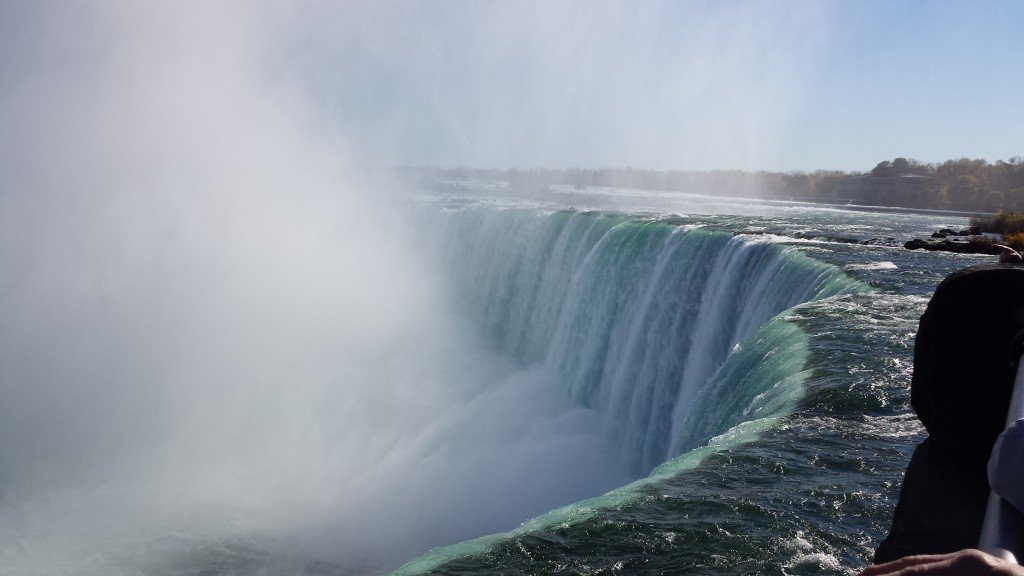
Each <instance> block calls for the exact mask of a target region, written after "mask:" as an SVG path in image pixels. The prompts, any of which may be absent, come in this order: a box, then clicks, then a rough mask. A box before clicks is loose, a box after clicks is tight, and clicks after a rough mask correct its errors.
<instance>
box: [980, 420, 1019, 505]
mask: <svg viewBox="0 0 1024 576" xmlns="http://www.w3.org/2000/svg"><path fill="white" fill-rule="evenodd" d="M988 483H989V485H990V486H991V487H992V490H993V491H995V493H996V494H999V495H1000V496H1002V497H1003V498H1004V499H1005V500H1006V501H1007V502H1009V503H1010V504H1011V505H1013V507H1014V508H1016V509H1017V511H1018V512H1021V513H1022V514H1024V420H1016V421H1014V422H1013V423H1012V424H1010V425H1009V426H1007V427H1006V430H1004V431H1003V433H1002V434H1000V435H999V438H997V439H996V443H995V445H994V446H993V447H992V456H990V457H989V459H988Z"/></svg>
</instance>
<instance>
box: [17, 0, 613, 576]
mask: <svg viewBox="0 0 1024 576" xmlns="http://www.w3.org/2000/svg"><path fill="white" fill-rule="evenodd" d="M355 8H359V9H362V10H365V9H367V7H366V6H365V5H362V6H355V5H353V9H355ZM306 9H311V8H310V7H308V6H307V7H304V8H303V9H302V10H306ZM346 9H347V8H346ZM302 10H300V11H298V12H296V11H295V10H293V9H292V8H291V7H289V6H287V5H284V4H281V5H271V6H270V7H269V8H268V7H265V6H261V7H260V8H259V9H256V8H254V7H253V6H250V5H249V4H248V3H234V2H213V3H203V4H202V5H199V4H188V5H173V6H172V5H169V4H165V3H156V2H154V3H134V2H124V3H117V2H114V3H109V2H97V3H88V2H86V3H80V4H74V5H63V4H61V5H36V4H32V3H25V4H12V5H10V8H9V9H8V7H7V6H5V9H4V12H3V13H2V16H0V21H2V30H4V31H5V32H6V31H14V32H13V33H12V34H11V35H10V36H6V35H5V41H4V46H5V48H8V47H9V48H10V50H3V52H4V53H5V56H4V57H3V60H2V77H3V78H5V79H8V80H10V83H9V84H8V83H5V85H4V87H3V88H2V89H0V134H2V136H0V175H2V176H0V178H2V183H0V185H2V188H0V270H2V274H0V399H2V402H0V463H2V464H0V526H2V528H0V541H2V542H4V544H3V545H0V563H3V564H4V565H5V566H7V567H9V568H10V569H11V570H13V571H16V572H19V571H20V572H28V573H47V572H57V573H60V572H62V571H67V570H69V569H71V567H75V570H76V571H82V570H85V568H83V564H82V558H83V557H88V558H95V557H97V556H96V554H97V553H101V554H100V556H99V557H104V556H102V554H106V552H104V551H110V550H115V551H116V550H119V549H121V548H123V547H125V546H135V545H142V546H144V547H145V546H147V545H149V544H146V543H147V542H152V541H154V540H160V539H161V538H166V537H168V535H185V536H187V537H188V538H198V539H211V540H217V539H221V538H235V537H242V538H247V537H257V536H258V537H261V538H266V539H268V540H269V541H272V542H278V543H283V544H281V545H282V546H284V547H286V548H289V549H291V550H293V551H294V550H297V551H298V553H300V554H302V553H308V554H309V555H311V556H313V557H317V558H326V559H329V560H332V561H336V562H339V563H340V564H341V565H342V566H343V567H346V568H347V569H349V570H352V571H363V570H366V571H376V570H379V569H381V568H382V567H385V566H394V565H396V564H398V563H401V562H402V561H404V560H406V559H408V558H409V557H410V556H411V555H414V554H417V553H419V552H422V551H424V550H425V549H426V548H428V547H430V546H434V545H440V544H444V543H449V542H452V541H455V540H459V539H464V538H469V537H472V536H477V535H480V534H482V533H485V532H490V531H496V530H504V529H509V528H512V527H513V526H514V525H515V524H516V523H518V522H520V521H522V520H525V519H526V518H527V517H528V516H530V515H533V514H537V513H539V512H541V511H543V510H545V509H547V508H549V507H551V506H554V505H556V504H559V503H565V502H568V501H571V500H573V499H576V498H577V497H579V496H580V495H581V494H583V495H591V494H593V493H594V492H595V491H598V490H600V489H602V487H610V486H614V485H616V483H617V482H620V481H621V480H622V478H621V477H620V474H619V471H618V468H617V467H616V466H617V465H616V463H615V462H614V461H612V460H609V458H608V457H607V456H606V452H605V451H604V449H603V448H604V447H603V446H602V445H601V442H600V440H599V439H598V437H599V435H598V434H596V433H595V429H596V427H597V426H598V423H597V422H595V421H594V419H593V415H592V414H590V413H588V412H587V411H583V410H574V409H571V408H570V407H569V406H568V403H567V401H566V400H565V398H563V397H562V396H560V395H559V394H558V393H557V389H556V388H554V387H552V386H551V383H550V382H549V381H548V380H547V377H546V376H545V375H544V374H540V373H529V372H520V371H519V368H517V367H515V366H510V365H509V364H508V362H506V361H504V360H502V359H500V358H496V357H494V356H493V355H491V354H490V353H488V352H487V351H485V350H483V349H481V347H480V346H479V345H478V344H476V343H475V342H474V341H473V339H472V329H470V328H469V327H467V326H465V325H463V324H462V322H461V321H460V320H459V319H458V317H457V316H456V315H454V314H452V313H451V312H450V311H449V304H450V302H449V300H448V297H447V295H446V292H445V289H444V282H443V279H441V278H438V277H437V276H436V275H435V273H434V272H433V270H434V267H433V266H432V265H431V263H430V261H429V259H428V258H427V257H426V256H425V255H423V254H422V253H420V252H419V251H418V250H417V249H416V248H415V246H416V244H417V242H416V238H415V233H416V230H415V228H414V227H413V226H412V225H411V223H410V221H409V220H407V219H405V218H404V217H403V215H402V213H401V210H400V209H399V207H398V206H397V205H396V204H395V203H394V202H392V201H391V200H389V198H390V195H389V194H388V193H387V190H386V189H383V188H382V187H381V185H380V184H379V183H378V182H375V181H369V180H366V179H364V178H362V177H360V176H359V172H358V171H356V170H353V169H352V167H351V166H352V162H353V160H352V158H353V154H354V153H353V149H354V148H358V146H356V145H355V144H354V143H356V142H358V138H359V137H360V136H361V135H360V134H359V133H356V134H346V133H336V132H332V131H331V129H330V128H332V126H331V125H330V123H329V122H326V123H325V122H323V121H322V118H323V116H321V114H320V109H319V108H318V105H316V104H314V103H313V101H311V100H309V99H308V98H307V96H306V92H305V91H306V89H307V88H308V87H309V86H308V84H307V83H306V82H305V81H302V80H300V79H301V75H300V74H292V73H290V72H288V64H289V63H292V62H294V60H293V59H292V58H293V53H292V52H291V51H290V50H292V49H293V48H294V44H291V43H290V42H293V40H294V36H293V33H292V32H290V30H292V29H293V27H294V26H297V25H298V24H296V22H301V21H302V19H303V18H307V17H308V13H307V12H305V11H302ZM7 38H10V40H9V41H8V40H7ZM289 46H290V47H291V48H287V49H285V48H286V47H289ZM349 89H350V90H352V91H361V90H365V89H367V87H366V86H364V85H360V84H358V83H353V84H352V85H351V86H350V87H349ZM389 118H390V117H389V116H388V115H386V114H385V115H382V116H381V119H382V122H385V123H387V122H390V119H389ZM391 128H394V127H393V126H392V127H391ZM356 156H357V158H356V162H357V163H358V162H362V161H364V160H365V158H366V156H359V155H356ZM556 463H557V464H558V466H556V465H555V464H556ZM579 469H587V470H589V471H590V472H589V474H588V475H587V477H586V479H585V481H582V482H581V481H580V480H579V479H578V474H577V472H576V471H577V470H579ZM513 489H514V490H513ZM504 491H511V495H510V496H509V497H508V498H507V499H506V500H501V499H497V500H496V499H495V498H494V496H495V494H497V493H502V492H504ZM139 543H141V544H139ZM97 551H100V552H97ZM110 569H111V568H110V566H107V565H104V564H103V563H102V562H101V563H100V566H99V568H97V571H98V572H109V570H110Z"/></svg>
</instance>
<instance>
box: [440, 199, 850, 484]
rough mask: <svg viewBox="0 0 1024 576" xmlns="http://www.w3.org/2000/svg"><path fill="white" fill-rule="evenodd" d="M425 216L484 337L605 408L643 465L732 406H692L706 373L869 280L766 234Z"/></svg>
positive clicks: (637, 222)
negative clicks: (759, 337) (807, 307)
mask: <svg viewBox="0 0 1024 576" xmlns="http://www.w3.org/2000/svg"><path fill="white" fill-rule="evenodd" d="M429 220H430V221H431V222H432V224H430V225H433V226H437V227H438V228H439V229H438V230H436V231H435V232H436V234H434V236H435V237H436V239H437V242H438V245H437V246H436V248H437V250H438V251H439V254H440V257H441V260H442V262H443V263H444V266H445V267H446V268H447V270H448V271H449V274H450V276H451V278H452V282H453V284H454V288H455V292H456V293H457V294H458V298H459V305H460V307H461V309H462V310H463V311H464V313H465V314H466V315H467V316H468V317H469V318H470V319H471V320H473V321H474V323H475V324H476V325H477V326H479V328H480V330H481V331H482V333H483V335H484V338H485V339H486V341H487V342H488V343H489V345H491V346H493V347H494V348H495V349H496V350H498V351H499V352H501V353H503V354H506V355H508V356H510V357H512V358H514V359H515V360H517V361H518V362H520V363H522V364H523V365H528V366H540V367H542V368H543V369H545V370H548V371H550V372H551V373H552V374H555V375H556V381H558V382H560V383H561V385H562V386H564V389H565V390H564V391H565V393H566V394H567V395H569V396H570V397H571V398H572V399H573V401H574V402H576V403H577V404H579V405H581V406H585V407H589V408H593V409H594V410H596V411H598V412H599V413H600V414H601V416H602V419H603V421H604V422H605V423H606V429H607V431H608V433H609V434H610V435H611V436H612V437H613V438H614V439H615V442H616V444H617V445H618V446H619V448H620V450H621V453H622V454H621V455H622V458H623V460H624V462H625V463H626V464H627V465H628V466H629V468H630V469H631V470H633V471H634V472H635V473H637V474H643V473H646V472H649V471H650V470H651V469H652V468H653V467H655V466H657V465H659V464H661V463H663V462H665V461H666V460H667V459H668V458H670V457H672V456H675V455H678V454H680V453H681V452H683V451H685V450H688V449H691V448H694V447H695V445H694V443H695V442H704V441H707V439H708V438H710V437H711V436H713V435H714V434H716V433H720V432H722V431H723V430H720V429H717V428H716V426H715V425H714V422H716V421H717V422H718V426H722V425H724V424H725V423H726V422H727V421H728V420H729V418H726V417H725V415H720V416H722V417H721V418H719V419H718V420H716V419H715V418H713V417H711V418H710V421H711V422H712V424H709V423H708V422H709V418H708V417H703V418H693V417H689V415H690V412H691V410H692V409H693V407H694V406H695V405H698V404H699V405H702V409H703V410H704V411H707V410H714V409H715V406H707V405H705V404H707V400H708V397H710V396H709V394H710V395H713V394H720V393H721V390H717V389H716V390H717V391H712V392H707V393H705V392H704V391H705V390H706V389H707V387H708V383H709V382H710V381H711V380H712V379H713V377H714V376H715V375H716V373H717V372H719V370H720V369H721V368H722V366H723V364H724V363H725V361H726V359H727V358H729V356H730V355H731V354H732V353H733V352H734V351H736V350H737V349H739V348H740V345H741V343H743V342H744V341H745V340H746V339H748V338H749V337H751V336H752V335H753V334H754V333H755V331H757V330H758V328H760V327H762V326H763V325H765V324H766V323H767V322H768V321H769V320H771V319H772V318H773V317H774V316H776V315H777V314H779V313H780V312H782V311H784V310H786V309H788V308H790V307H792V306H795V305H797V304H800V303H802V302H806V301H809V300H814V299H819V298H825V297H829V296H833V295H837V294H841V293H847V292H853V291H858V290H861V289H863V285H862V284H860V283H858V282H856V281H854V280H852V279H850V278H848V277H847V276H846V275H845V274H844V273H843V272H842V271H841V270H839V269H837V268H835V267H834V266H830V265H827V264H824V263H821V262H818V261H817V260H814V259H812V258H809V257H807V256H805V255H804V254H803V253H801V252H800V251H798V250H796V249H793V248H792V247H787V246H783V245H779V244H777V243H774V242H772V241H770V240H769V239H765V238H758V237H744V236H733V235H730V234H727V233H723V232H715V231H709V230H704V229H699V228H692V227H684V226H679V225H676V224H673V223H670V222H666V221H664V220H659V219H651V218H648V219H645V218H639V217H634V216H627V215H622V214H607V213H595V212H578V211H559V212H554V213H545V212H541V211H535V210H514V209H493V208H478V207H472V208H461V209H455V210H444V211H442V213H441V215H440V218H439V219H438V218H436V215H435V216H432V217H431V218H430V219H429ZM764 360H765V361H766V362H767V360H768V359H767V358H765V359H764ZM799 364H800V366H795V365H793V366H791V368H792V369H793V370H797V371H798V370H800V369H802V362H800V363H799ZM766 366H769V367H770V366H772V364H771V363H770V362H768V363H766ZM755 368H756V367H752V368H751V369H752V370H753V369H755ZM754 371H755V372H756V370H754ZM768 371H769V372H771V373H772V374H774V371H772V370H768ZM742 376H743V375H738V376H737V378H741V377H742ZM718 381H719V385H720V386H721V385H725V386H728V382H726V383H725V384H721V382H720V381H721V377H719V378H718ZM705 396H707V397H705ZM740 411H741V412H742V410H740Z"/></svg>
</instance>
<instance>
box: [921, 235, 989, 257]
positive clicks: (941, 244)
mask: <svg viewBox="0 0 1024 576" xmlns="http://www.w3.org/2000/svg"><path fill="white" fill-rule="evenodd" d="M936 234H939V233H938V232H936V233H935V234H932V238H931V239H928V240H925V239H921V238H914V239H913V240H910V241H908V242H907V243H905V244H904V245H903V247H904V248H906V249H908V250H918V249H923V250H941V251H943V252H956V253H957V254H992V255H996V254H999V248H996V247H995V246H994V245H993V244H992V243H991V242H984V241H981V240H950V239H949V238H946V236H943V235H938V236H936Z"/></svg>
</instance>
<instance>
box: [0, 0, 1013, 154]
mask: <svg viewBox="0 0 1024 576" xmlns="http://www.w3.org/2000/svg"><path fill="white" fill-rule="evenodd" d="M269 4H270V5H272V6H274V10H276V12H277V16H276V18H277V20H278V22H277V25H276V26H274V27H272V30H271V32H270V33H269V34H268V37H269V38H268V41H267V42H266V45H265V46H264V47H263V50H264V52H265V57H264V58H263V61H264V64H265V65H266V67H267V69H268V73H269V74H272V75H277V76H278V77H279V78H280V79H281V81H282V82H287V83H290V84H292V85H294V86H297V87H298V88H297V89H298V90H299V91H301V92H302V93H303V94H304V96H305V97H306V98H307V99H306V101H305V102H306V103H307V105H308V106H309V107H310V108H311V111H310V113H312V114H314V115H315V116H316V117H317V119H318V120H317V121H318V122H319V123H320V124H321V125H322V126H323V127H324V128H325V129H326V130H328V131H330V132H332V133H334V134H335V135H336V137H337V138H338V139H339V140H341V141H343V142H344V143H345V145H346V148H347V150H348V155H349V156H350V157H351V158H352V159H353V160H354V162H355V164H357V165H361V166H369V167H378V166H393V165H440V166H458V165H465V166H472V167H499V168H507V167H521V168H528V167H551V168H560V167H624V166H633V167H640V168H654V169H691V170H705V169H746V170H762V169H763V170H782V171H807V170H815V169H842V170H868V169H870V168H871V167H872V166H874V165H875V164H876V163H877V162H879V161H881V160H885V159H891V158H894V157H897V156H904V157H908V158H914V159H917V160H920V161H922V162H941V161H943V160H946V159H950V158H959V157H971V158H985V159H987V160H989V161H995V160H997V159H1008V158H1010V157H1013V156H1018V155H1022V154H1024V146H1022V145H1021V139H1020V138H1019V128H1018V127H1020V126H1024V111H1022V109H1024V74H1022V73H1021V72H1022V64H1021V61H1022V58H1024V34H1021V33H1020V32H1019V30H1020V27H1021V24H1022V23H1024V3H1021V2H1019V1H1016V0H988V1H982V2H970V3H967V2H945V1H934V2H913V1H904V0H866V1H859V0H858V1H844V0H821V1H811V0H797V1H792V2H782V1H759V0H754V1H722V2H710V1H680V2H674V1H660V0H642V1H629V2H626V1H614V0H597V1H589V2H584V1H579V0H566V1H561V2H546V1H540V0H526V1H516V2H510V1H496V0H478V1H457V0H435V1H431V2H414V1H410V0H377V1H370V0H357V1H338V2H335V1H327V0H310V1H308V2H302V3H283V2H281V3H269ZM31 6H32V3H29V2H18V1H16V0H8V1H5V2H4V3H3V4H2V5H0V26H2V28H0V44H2V45H3V47H4V49H3V50H0V53H3V54H5V55H6V56H0V74H2V76H0V78H5V83H8V84H10V83H11V82H12V78H17V77H18V75H19V74H26V73H29V72H31V71H32V68H33V62H34V60H33V58H32V57H31V56H32V53H33V51H36V50H37V48H36V47H34V43H33V41H32V38H34V37H36V36H37V34H36V33H37V32H38V30H36V29H37V28H38V27H41V26H43V25H44V23H43V22H42V21H41V18H40V17H39V16H38V14H37V13H36V12H37V11H35V10H33V9H32V8H31ZM71 6H74V4H71ZM79 26H81V27H83V28H85V27H88V26H89V21H88V19H82V20H81V21H80V23H79ZM176 41H177V42H180V43H181V45H182V46H187V45H188V42H189V38H179V39H176ZM0 91H2V89H0Z"/></svg>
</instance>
